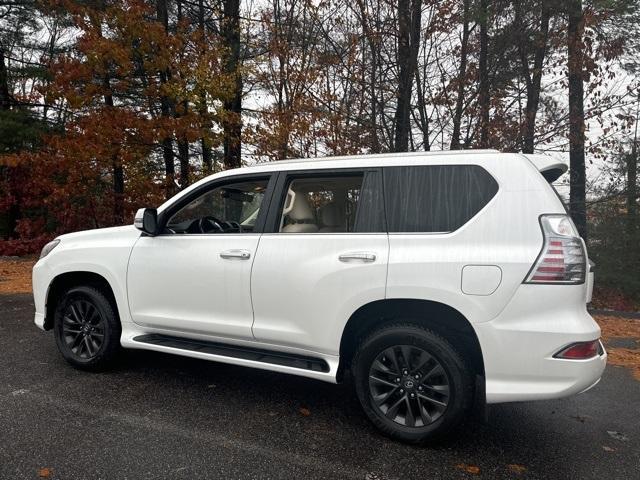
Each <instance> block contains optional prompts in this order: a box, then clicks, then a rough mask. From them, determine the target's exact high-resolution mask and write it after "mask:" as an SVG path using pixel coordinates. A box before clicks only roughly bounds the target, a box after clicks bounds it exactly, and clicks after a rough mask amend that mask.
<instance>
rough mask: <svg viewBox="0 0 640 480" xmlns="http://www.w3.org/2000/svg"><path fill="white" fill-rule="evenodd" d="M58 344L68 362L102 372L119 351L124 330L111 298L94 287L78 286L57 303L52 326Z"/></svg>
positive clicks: (81, 367) (78, 366) (84, 368)
mask: <svg viewBox="0 0 640 480" xmlns="http://www.w3.org/2000/svg"><path fill="white" fill-rule="evenodd" d="M53 329H54V334H55V337H56V345H57V346H58V350H59V351H60V353H61V354H62V356H63V357H64V358H65V360H66V361H67V362H69V363H70V364H71V365H73V366H74V367H76V368H80V369H83V370H94V371H97V370H103V369H105V368H107V367H108V366H110V365H111V363H112V362H113V361H114V359H115V357H116V355H117V353H118V351H119V350H120V333H121V327H120V322H119V320H118V317H117V315H116V312H115V309H114V307H113V306H112V304H111V302H110V301H109V299H108V298H107V297H106V296H105V295H104V294H103V293H102V292H101V291H100V290H97V289H95V288H93V287H88V286H81V287H75V288H72V289H70V290H68V291H67V292H65V293H64V295H63V296H62V298H61V299H60V300H59V301H58V304H57V306H56V309H55V314H54V324H53Z"/></svg>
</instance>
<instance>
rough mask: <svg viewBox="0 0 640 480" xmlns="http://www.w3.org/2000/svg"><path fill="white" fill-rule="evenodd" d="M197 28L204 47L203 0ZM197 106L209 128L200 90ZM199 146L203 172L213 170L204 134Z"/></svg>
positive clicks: (203, 96)
mask: <svg viewBox="0 0 640 480" xmlns="http://www.w3.org/2000/svg"><path fill="white" fill-rule="evenodd" d="M198 29H199V30H200V35H201V42H202V48H203V49H204V48H205V40H206V38H207V31H206V26H205V23H204V1H203V0H198ZM198 101H199V106H198V110H199V113H200V117H201V118H202V119H206V120H205V121H206V128H207V129H208V130H210V128H211V127H210V126H209V121H208V118H209V112H208V111H207V94H206V92H204V91H201V92H200V95H199V99H198ZM200 146H201V148H202V167H203V170H204V171H205V173H211V172H212V171H213V155H212V154H211V144H210V143H209V141H208V140H207V138H206V135H203V136H202V137H201V138H200Z"/></svg>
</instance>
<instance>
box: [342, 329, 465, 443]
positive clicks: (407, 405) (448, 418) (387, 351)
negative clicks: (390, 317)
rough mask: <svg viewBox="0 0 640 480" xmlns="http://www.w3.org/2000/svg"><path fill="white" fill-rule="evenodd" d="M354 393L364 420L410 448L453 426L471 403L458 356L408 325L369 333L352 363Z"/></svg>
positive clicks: (433, 335)
mask: <svg viewBox="0 0 640 480" xmlns="http://www.w3.org/2000/svg"><path fill="white" fill-rule="evenodd" d="M353 373H354V377H355V383H356V392H357V394H358V398H359V400H360V403H361V405H362V407H363V409H364V411H365V413H366V414H367V416H368V417H369V419H370V420H371V421H372V422H373V423H374V424H375V425H376V427H378V428H379V429H380V430H381V431H382V432H383V433H385V434H386V435H388V436H390V437H392V438H395V439H398V440H402V441H405V442H411V443H420V442H425V441H427V440H431V439H434V438H436V437H438V436H441V435H442V434H444V433H446V432H447V431H449V430H451V429H452V428H453V427H455V426H456V425H458V424H459V423H460V422H461V421H462V420H463V419H464V417H465V415H466V413H467V411H468V409H469V407H470V405H471V403H472V400H473V384H472V381H471V375H470V374H469V372H468V369H467V367H466V365H465V363H464V361H463V360H462V357H461V355H460V354H459V353H458V352H457V351H456V350H455V348H454V347H453V346H452V345H451V344H450V343H449V342H448V341H446V340H445V339H444V338H442V337H440V336H439V335H437V334H436V333H434V332H432V331H430V330H428V329H426V328H423V327H420V326H417V325H411V324H398V325H390V326H386V327H383V328H381V329H379V330H376V331H374V332H373V333H372V334H370V335H369V337H367V338H366V339H365V340H364V341H363V342H362V343H361V345H360V348H359V349H358V351H357V353H356V356H355V358H354V362H353Z"/></svg>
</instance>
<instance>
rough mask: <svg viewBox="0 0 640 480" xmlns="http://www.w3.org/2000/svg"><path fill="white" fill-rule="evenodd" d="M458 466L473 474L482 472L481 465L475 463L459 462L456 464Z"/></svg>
mask: <svg viewBox="0 0 640 480" xmlns="http://www.w3.org/2000/svg"><path fill="white" fill-rule="evenodd" d="M456 468H459V469H460V470H462V471H464V472H467V473H471V474H473V475H478V474H479V473H480V467H476V466H475V465H467V464H466V463H459V464H457V465H456Z"/></svg>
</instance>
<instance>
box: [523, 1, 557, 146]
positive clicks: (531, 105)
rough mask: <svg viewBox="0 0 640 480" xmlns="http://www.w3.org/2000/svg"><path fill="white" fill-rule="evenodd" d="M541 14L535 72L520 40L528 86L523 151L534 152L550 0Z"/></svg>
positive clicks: (535, 52) (547, 36) (534, 64)
mask: <svg viewBox="0 0 640 480" xmlns="http://www.w3.org/2000/svg"><path fill="white" fill-rule="evenodd" d="M541 7H542V10H541V14H540V27H539V30H538V32H537V34H536V40H535V48H534V57H533V72H531V71H530V70H529V58H528V57H527V55H526V52H525V50H524V48H523V43H522V42H519V47H518V51H519V53H520V62H521V66H522V73H523V76H524V79H525V84H526V87H527V105H526V106H525V118H524V126H523V140H522V151H523V153H533V149H534V142H535V133H536V116H537V114H538V107H539V105H540V88H541V83H542V67H543V65H544V59H545V56H546V53H547V44H548V40H549V19H550V10H549V4H548V0H542V2H541ZM516 12H517V13H516V15H517V17H518V18H521V17H520V2H518V3H517V10H516ZM517 23H518V24H519V28H520V29H523V28H524V26H523V25H522V24H521V22H517Z"/></svg>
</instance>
